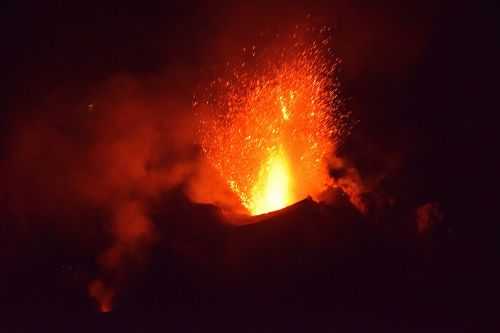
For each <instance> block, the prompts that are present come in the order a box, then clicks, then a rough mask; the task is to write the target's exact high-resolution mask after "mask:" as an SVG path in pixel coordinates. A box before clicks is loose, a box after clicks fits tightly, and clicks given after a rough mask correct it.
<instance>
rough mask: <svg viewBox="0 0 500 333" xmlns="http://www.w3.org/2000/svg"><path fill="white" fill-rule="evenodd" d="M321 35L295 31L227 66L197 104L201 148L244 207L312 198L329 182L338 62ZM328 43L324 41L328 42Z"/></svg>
mask: <svg viewBox="0 0 500 333" xmlns="http://www.w3.org/2000/svg"><path fill="white" fill-rule="evenodd" d="M327 44H328V39H325V40H323V41H322V42H321V43H317V42H310V43H309V42H308V43H305V42H299V41H298V40H296V39H295V37H294V40H293V41H292V42H291V43H290V45H288V46H287V47H283V48H281V49H280V50H278V52H273V53H267V55H266V56H265V57H264V58H259V57H258V56H257V57H256V56H255V47H254V48H252V49H253V52H252V56H253V57H252V59H251V60H252V61H251V62H242V63H238V64H236V65H234V66H229V71H230V74H228V75H227V77H224V78H222V77H221V78H218V79H216V80H214V81H213V82H212V83H211V85H210V87H209V89H208V91H209V93H208V97H207V98H206V100H200V99H197V100H196V101H195V103H194V105H195V107H200V109H201V110H203V112H199V114H200V123H201V126H200V143H201V147H202V150H203V153H204V156H205V157H206V159H207V160H208V161H209V163H210V164H211V165H212V166H213V167H214V169H215V170H216V171H217V172H218V173H219V174H220V175H221V176H222V177H223V179H225V181H226V182H227V184H228V186H229V187H230V189H231V190H232V191H233V192H234V193H236V194H237V195H238V197H239V198H240V201H241V203H242V204H243V206H245V207H246V209H247V210H248V212H249V213H250V214H251V215H258V214H263V213H267V212H271V211H274V210H278V209H281V208H284V207H286V206H289V205H291V204H293V203H295V202H297V201H299V200H302V199H304V198H306V197H307V196H312V197H313V198H314V197H315V196H316V195H318V194H319V193H320V192H322V191H323V190H325V188H326V187H327V186H328V185H329V182H330V181H329V176H328V170H327V158H328V156H329V155H330V154H331V153H333V151H334V149H335V145H336V143H337V141H338V139H339V137H340V136H341V135H342V133H343V132H344V129H345V128H346V126H345V125H344V124H345V121H343V119H344V118H343V116H342V115H341V113H340V111H339V105H340V102H339V97H338V83H337V81H336V79H335V72H336V68H337V64H338V62H337V61H336V60H335V59H336V58H335V57H333V56H332V55H331V54H329V52H328V51H327V49H326V45H327ZM328 50H329V49H328Z"/></svg>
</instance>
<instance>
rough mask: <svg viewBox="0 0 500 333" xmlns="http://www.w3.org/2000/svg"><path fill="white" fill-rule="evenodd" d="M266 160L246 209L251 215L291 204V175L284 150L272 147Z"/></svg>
mask: <svg viewBox="0 0 500 333" xmlns="http://www.w3.org/2000/svg"><path fill="white" fill-rule="evenodd" d="M273 148H274V149H272V151H271V153H270V155H269V158H268V160H267V161H266V162H265V163H264V164H263V165H262V166H261V169H260V170H259V175H258V178H257V181H256V183H255V185H254V186H253V188H252V198H253V199H252V200H251V201H250V202H249V203H248V205H247V207H248V210H250V212H251V213H252V214H253V215H257V214H263V213H267V212H271V211H273V210H277V209H281V208H283V207H286V206H288V205H290V204H292V203H293V202H294V201H293V195H292V189H291V185H292V184H291V182H292V176H291V174H290V168H289V166H288V160H287V156H286V154H285V152H284V151H283V150H282V149H281V148H277V149H276V147H273Z"/></svg>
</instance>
